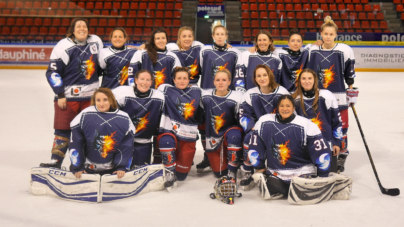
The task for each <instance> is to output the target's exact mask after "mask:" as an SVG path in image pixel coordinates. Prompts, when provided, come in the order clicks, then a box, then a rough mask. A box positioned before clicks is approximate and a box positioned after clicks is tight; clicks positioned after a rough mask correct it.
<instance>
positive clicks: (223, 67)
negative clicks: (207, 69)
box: [212, 62, 229, 78]
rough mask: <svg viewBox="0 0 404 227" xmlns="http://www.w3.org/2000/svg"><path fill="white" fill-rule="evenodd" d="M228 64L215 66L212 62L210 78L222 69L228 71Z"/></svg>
mask: <svg viewBox="0 0 404 227" xmlns="http://www.w3.org/2000/svg"><path fill="white" fill-rule="evenodd" d="M228 64H229V63H228V62H227V63H226V64H224V65H216V64H215V62H212V78H213V77H214V76H215V74H216V72H217V71H219V70H222V69H228V68H227V65H228Z"/></svg>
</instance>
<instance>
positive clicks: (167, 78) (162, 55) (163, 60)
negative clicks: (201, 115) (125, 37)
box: [129, 50, 181, 89]
mask: <svg viewBox="0 0 404 227" xmlns="http://www.w3.org/2000/svg"><path fill="white" fill-rule="evenodd" d="M157 54H158V56H159V58H158V59H157V62H156V64H155V65H153V62H152V61H151V59H150V57H149V55H148V54H147V50H139V51H137V52H136V53H135V54H134V55H133V57H132V59H131V61H130V65H129V85H133V84H134V76H135V74H136V73H137V72H138V71H139V70H141V69H147V70H149V71H150V72H152V73H153V76H154V81H153V84H152V87H154V88H156V89H157V88H158V87H159V86H160V85H162V84H171V85H172V84H174V83H173V79H172V75H173V74H174V69H175V68H176V67H180V66H181V62H180V60H179V59H178V57H177V55H175V54H174V53H173V52H170V51H164V52H159V51H158V52H157Z"/></svg>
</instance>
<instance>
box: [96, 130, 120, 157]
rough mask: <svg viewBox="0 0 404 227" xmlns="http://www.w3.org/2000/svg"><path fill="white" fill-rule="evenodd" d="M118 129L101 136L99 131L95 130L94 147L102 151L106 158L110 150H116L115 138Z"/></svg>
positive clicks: (101, 153)
mask: <svg viewBox="0 0 404 227" xmlns="http://www.w3.org/2000/svg"><path fill="white" fill-rule="evenodd" d="M115 134H116V131H115V132H113V133H111V135H106V136H101V135H100V134H99V132H98V131H97V130H96V131H95V138H94V142H93V144H94V148H95V149H96V150H98V152H100V155H101V157H103V158H106V157H107V155H108V153H109V152H112V151H114V150H115V148H114V146H115V144H116V140H115V138H114V136H115Z"/></svg>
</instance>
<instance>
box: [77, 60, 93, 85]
mask: <svg viewBox="0 0 404 227" xmlns="http://www.w3.org/2000/svg"><path fill="white" fill-rule="evenodd" d="M79 70H80V72H81V74H82V75H84V77H85V78H86V79H87V80H89V79H91V77H92V76H93V74H94V72H95V63H94V61H93V55H91V57H90V59H88V60H86V61H82V60H79Z"/></svg>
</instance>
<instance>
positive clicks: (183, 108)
mask: <svg viewBox="0 0 404 227" xmlns="http://www.w3.org/2000/svg"><path fill="white" fill-rule="evenodd" d="M194 102H195V99H194V100H192V102H190V103H182V102H181V101H180V99H179V98H177V103H176V107H177V110H178V112H179V113H180V114H181V115H182V117H183V118H184V119H185V120H188V119H189V118H190V117H193V116H194V112H195V107H194Z"/></svg>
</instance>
